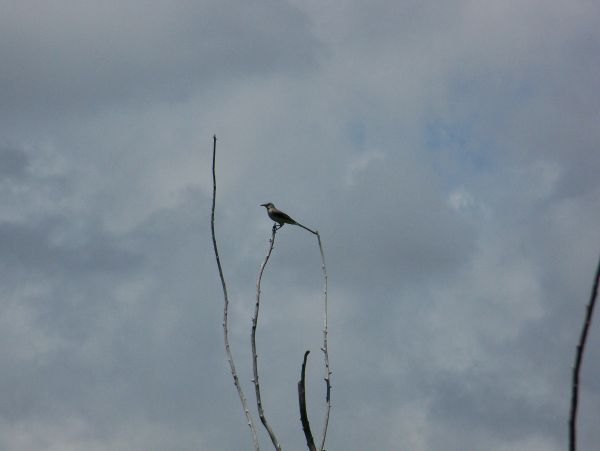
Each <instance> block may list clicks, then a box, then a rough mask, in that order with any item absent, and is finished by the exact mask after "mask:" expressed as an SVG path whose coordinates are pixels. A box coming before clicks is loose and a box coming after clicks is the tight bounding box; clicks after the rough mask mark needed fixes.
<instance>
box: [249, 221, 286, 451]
mask: <svg viewBox="0 0 600 451" xmlns="http://www.w3.org/2000/svg"><path fill="white" fill-rule="evenodd" d="M276 233H277V228H276V227H275V226H273V230H272V234H271V239H270V240H269V250H268V251H267V255H266V256H265V259H264V261H263V262H262V264H261V265H260V271H259V273H258V280H257V281H256V304H255V306H254V316H253V317H252V335H251V341H252V369H253V371H254V379H253V380H252V382H254V391H255V392H256V405H257V408H258V416H259V417H260V421H261V422H262V424H263V426H264V427H265V429H266V430H267V433H268V434H269V437H270V438H271V441H272V442H273V446H274V447H275V449H276V450H277V451H281V445H280V444H279V441H278V440H277V437H276V436H275V432H274V431H273V429H272V428H271V426H270V425H269V423H268V421H267V417H266V416H265V412H264V409H263V405H262V400H261V396H260V383H259V380H258V354H257V353H256V327H257V325H258V310H259V307H260V282H261V280H262V275H263V272H264V270H265V266H267V262H268V261H269V258H270V257H271V252H273V246H274V245H275V234H276Z"/></svg>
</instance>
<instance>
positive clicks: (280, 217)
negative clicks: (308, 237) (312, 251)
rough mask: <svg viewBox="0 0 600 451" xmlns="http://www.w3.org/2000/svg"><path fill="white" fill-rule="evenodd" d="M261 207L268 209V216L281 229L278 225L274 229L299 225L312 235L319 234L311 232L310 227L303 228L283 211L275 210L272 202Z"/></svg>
mask: <svg viewBox="0 0 600 451" xmlns="http://www.w3.org/2000/svg"><path fill="white" fill-rule="evenodd" d="M260 206H261V207H265V208H266V209H267V214H268V215H269V218H271V219H272V220H273V221H275V222H276V223H277V224H279V227H277V226H276V225H274V226H273V228H274V229H275V230H277V229H280V228H282V227H283V225H284V224H293V225H297V226H300V227H302V228H303V229H306V230H308V231H309V232H310V233H312V234H315V235H316V234H317V232H315V231H314V230H311V229H309V228H308V227H306V226H303V225H302V224H300V223H299V222H298V221H294V220H293V219H292V218H290V216H289V215H287V214H286V213H284V212H283V211H281V210H278V209H277V208H275V205H273V204H272V203H271V202H268V203H266V204H261V205H260Z"/></svg>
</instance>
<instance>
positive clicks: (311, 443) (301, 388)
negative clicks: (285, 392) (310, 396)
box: [298, 351, 317, 451]
mask: <svg viewBox="0 0 600 451" xmlns="http://www.w3.org/2000/svg"><path fill="white" fill-rule="evenodd" d="M309 353H310V351H306V352H305V353H304V360H303V362H302V372H301V373H300V380H299V381H298V402H299V404H300V421H301V422H302V430H303V431H304V437H306V445H307V446H308V449H309V450H310V451H317V448H316V447H315V440H314V439H313V435H312V432H311V430H310V423H309V422H308V413H307V412H306V387H305V385H304V374H305V372H306V359H307V357H308V354H309Z"/></svg>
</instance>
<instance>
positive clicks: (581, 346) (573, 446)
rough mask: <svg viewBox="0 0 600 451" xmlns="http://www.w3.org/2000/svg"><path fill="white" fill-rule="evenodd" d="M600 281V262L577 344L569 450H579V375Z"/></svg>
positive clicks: (599, 262)
mask: <svg viewBox="0 0 600 451" xmlns="http://www.w3.org/2000/svg"><path fill="white" fill-rule="evenodd" d="M599 280H600V261H598V268H597V269H596V276H595V279H594V285H593V288H592V294H591V295H590V301H589V303H588V305H587V309H586V314H585V321H584V323H583V328H582V330H581V336H580V337H579V342H578V343H577V352H576V354H575V366H574V367H573V387H572V388H573V390H572V393H571V415H570V417H569V450H570V451H576V450H577V404H578V402H579V373H580V371H581V362H582V361H583V351H584V350H585V345H586V343H587V336H588V331H589V329H590V326H591V324H592V315H593V313H594V306H595V305H596V298H597V296H598V283H599Z"/></svg>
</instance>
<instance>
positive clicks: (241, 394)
mask: <svg viewBox="0 0 600 451" xmlns="http://www.w3.org/2000/svg"><path fill="white" fill-rule="evenodd" d="M216 153H217V136H216V135H214V136H213V159H212V176H213V198H212V211H211V216H210V229H211V232H212V241H213V247H214V249H215V258H216V260H217V267H218V268H219V277H220V278H221V285H222V286H223V299H224V303H223V338H224V341H225V352H226V353H227V361H228V362H229V368H230V369H231V375H232V376H233V383H234V385H235V388H236V389H237V392H238V396H239V398H240V402H241V403H242V409H243V411H244V415H246V421H247V423H248V427H250V432H251V433H252V442H253V443H254V449H255V450H256V451H258V450H259V444H258V438H257V436H256V427H255V426H254V421H253V420H252V416H251V415H250V411H249V410H248V403H247V402H246V397H245V396H244V392H243V390H242V386H241V385H240V382H239V379H238V376H237V371H236V369H235V364H234V362H233V355H232V353H231V348H230V346H229V330H228V321H229V320H228V318H229V315H228V312H229V297H228V295H227V285H226V284H225V277H224V276H223V268H222V267H221V259H220V258H219V250H218V249H217V239H216V238H215V203H216V198H217V179H216V175H215V159H216Z"/></svg>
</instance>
